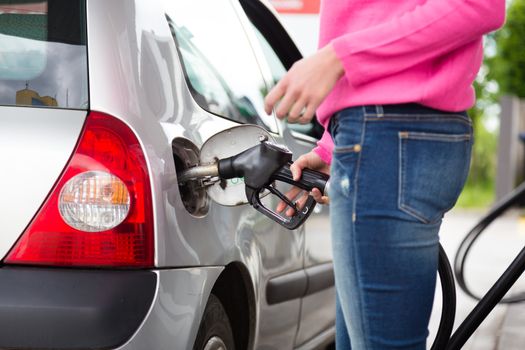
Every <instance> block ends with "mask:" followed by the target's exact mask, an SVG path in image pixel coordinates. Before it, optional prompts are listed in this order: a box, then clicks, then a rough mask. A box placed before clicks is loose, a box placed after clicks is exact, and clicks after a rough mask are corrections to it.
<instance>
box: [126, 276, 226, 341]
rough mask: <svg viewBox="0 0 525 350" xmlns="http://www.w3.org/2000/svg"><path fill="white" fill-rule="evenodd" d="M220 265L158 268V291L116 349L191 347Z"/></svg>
mask: <svg viewBox="0 0 525 350" xmlns="http://www.w3.org/2000/svg"><path fill="white" fill-rule="evenodd" d="M223 269H224V268H223V267H220V266H216V267H213V266H210V267H199V268H183V269H166V270H160V271H157V272H156V273H157V275H158V287H157V292H156V295H155V298H154V301H153V304H152V306H151V309H150V311H149V314H148V316H147V317H146V318H145V320H144V322H143V323H142V325H141V326H140V327H139V329H138V330H137V332H136V333H135V335H134V336H133V337H132V338H131V339H130V340H129V341H128V342H126V343H125V344H124V345H122V346H121V347H119V348H118V349H119V350H144V349H155V350H174V349H181V350H183V349H184V350H191V349H192V348H193V342H194V341H195V337H196V335H197V330H198V329H199V323H200V319H201V316H202V313H203V312H204V308H205V307H206V301H207V299H208V296H209V294H210V292H211V290H212V288H213V284H214V283H215V281H216V280H217V277H219V275H220V273H221V272H222V271H223Z"/></svg>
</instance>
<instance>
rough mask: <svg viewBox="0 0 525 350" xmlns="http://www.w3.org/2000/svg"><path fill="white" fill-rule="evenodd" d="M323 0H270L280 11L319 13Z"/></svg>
mask: <svg viewBox="0 0 525 350" xmlns="http://www.w3.org/2000/svg"><path fill="white" fill-rule="evenodd" d="M320 1H321V0H270V2H271V3H272V5H273V6H274V7H275V9H276V10H277V12H279V13H300V14H318V13H319V6H320Z"/></svg>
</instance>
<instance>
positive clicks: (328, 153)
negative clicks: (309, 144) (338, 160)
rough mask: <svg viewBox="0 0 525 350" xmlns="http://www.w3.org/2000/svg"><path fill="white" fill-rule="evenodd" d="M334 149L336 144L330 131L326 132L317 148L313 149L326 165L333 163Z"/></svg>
mask: <svg viewBox="0 0 525 350" xmlns="http://www.w3.org/2000/svg"><path fill="white" fill-rule="evenodd" d="M333 149H334V142H333V141H332V136H330V133H328V131H325V132H324V134H323V136H322V137H321V139H320V140H319V141H318V142H317V147H315V148H314V149H313V151H314V152H315V153H317V155H318V156H319V157H321V159H322V160H323V161H324V162H325V163H326V164H330V163H331V162H332V151H333Z"/></svg>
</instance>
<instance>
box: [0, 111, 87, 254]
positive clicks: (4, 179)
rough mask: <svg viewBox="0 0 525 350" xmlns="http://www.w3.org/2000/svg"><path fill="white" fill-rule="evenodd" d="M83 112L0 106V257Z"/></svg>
mask: <svg viewBox="0 0 525 350" xmlns="http://www.w3.org/2000/svg"><path fill="white" fill-rule="evenodd" d="M85 117H86V112H85V111H78V110H64V109H50V108H30V107H4V106H0V164H2V168H1V169H0V183H1V184H2V190H1V191H0V193H1V194H0V219H1V222H2V229H1V232H0V237H1V239H0V256H1V257H4V256H5V255H6V254H7V252H8V251H9V249H10V248H11V247H12V246H13V245H14V244H15V242H16V240H17V239H18V238H19V237H20V235H21V234H22V232H23V231H24V229H25V228H26V227H27V225H28V224H29V223H30V222H31V220H32V218H33V217H34V216H35V214H36V213H37V211H38V210H39V208H40V206H41V205H42V204H43V202H44V200H45V199H46V197H47V196H48V194H49V192H50V191H51V189H52V188H53V185H54V184H55V182H56V181H57V180H58V178H59V176H60V174H61V173H62V171H63V170H64V168H65V166H66V164H67V161H68V160H69V157H70V156H71V154H72V152H73V150H74V148H75V145H76V143H77V140H78V137H79V135H80V132H81V130H82V126H83V124H84V120H85Z"/></svg>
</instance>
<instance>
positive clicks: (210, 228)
mask: <svg viewBox="0 0 525 350" xmlns="http://www.w3.org/2000/svg"><path fill="white" fill-rule="evenodd" d="M188 1H194V0H188ZM209 1H210V4H211V2H213V3H215V2H217V1H221V3H220V4H221V6H223V7H224V9H226V7H227V8H228V9H230V10H231V11H234V12H235V14H236V17H237V20H238V21H239V23H238V25H239V31H241V32H243V33H245V34H246V37H247V38H248V40H249V44H250V45H249V46H250V49H249V50H250V51H251V52H252V54H253V55H254V57H255V59H256V61H257V67H258V68H259V69H260V73H261V75H262V77H263V79H264V81H265V82H266V85H265V86H264V87H261V88H264V89H268V88H269V87H271V84H272V83H273V82H272V80H273V79H272V76H271V72H270V68H269V67H268V66H267V64H266V62H265V58H264V56H263V54H262V51H261V48H260V47H258V45H257V43H256V38H255V35H254V33H253V32H251V28H250V25H249V19H248V18H247V17H246V15H245V14H244V12H243V8H242V6H240V5H239V3H238V1H237V0H209ZM243 1H244V0H243ZM246 1H248V0H246ZM253 3H254V4H255V7H254V9H255V10H256V11H257V9H258V8H259V9H260V10H261V11H266V12H268V13H270V15H271V16H273V14H272V12H271V11H270V10H269V9H268V7H267V6H268V4H267V3H266V2H264V3H259V2H257V1H253ZM258 6H262V7H258ZM86 7H87V8H86V18H87V41H88V45H87V50H88V64H89V67H88V68H89V69H88V71H89V108H90V110H92V111H99V112H103V113H107V114H109V115H112V116H114V117H116V118H118V119H120V120H122V121H123V122H124V123H125V124H126V125H127V126H129V128H130V129H131V130H132V131H133V132H134V134H135V135H136V136H137V138H138V140H139V142H140V144H141V146H142V149H143V151H144V153H145V158H146V161H147V165H148V170H149V175H150V180H151V187H152V199H153V200H152V202H153V209H154V227H155V266H154V267H153V270H154V273H155V274H156V275H157V276H158V279H157V280H158V284H157V290H156V293H155V297H154V301H153V304H152V306H151V308H150V310H149V311H148V313H147V315H146V317H145V319H144V321H143V322H142V324H141V325H140V326H139V328H138V329H137V331H136V332H135V333H134V335H133V336H132V337H131V338H130V339H129V341H127V342H126V343H125V344H123V345H122V346H121V347H120V348H119V349H124V350H128V349H129V350H131V349H150V348H151V349H191V348H192V346H193V342H194V339H195V336H196V334H197V331H198V329H199V325H200V321H201V317H202V313H203V311H204V308H205V306H206V302H207V300H208V297H209V294H210V293H211V291H212V289H213V287H214V284H215V283H216V281H217V279H219V278H220V277H221V273H222V272H223V271H224V269H225V266H228V265H230V264H236V265H238V266H242V270H243V271H245V272H246V275H247V276H248V277H249V278H248V279H249V281H248V283H249V284H251V285H250V286H249V288H248V289H250V293H251V294H253V295H250V297H251V298H252V299H253V303H254V305H253V312H254V314H253V315H251V317H253V318H254V319H255V320H254V322H253V323H254V325H253V327H254V328H253V329H252V330H251V331H252V332H253V334H254V336H253V348H255V349H264V350H270V349H276V350H277V349H279V350H280V349H292V348H294V347H297V346H301V348H304V349H312V348H315V347H317V346H320V345H322V344H324V343H325V342H326V341H327V340H328V341H329V340H330V339H331V337H333V310H332V308H333V305H334V300H335V299H334V298H333V295H334V292H333V286H332V285H330V283H331V282H330V280H329V278H328V279H327V278H326V276H328V275H327V274H325V275H324V276H323V275H322V273H321V274H319V271H321V272H326V271H328V272H329V270H330V268H329V266H328V265H329V264H326V263H329V262H330V261H331V252H329V250H327V249H325V248H326V246H327V244H328V245H329V240H328V241H327V240H324V239H323V235H324V234H325V232H324V231H323V223H324V225H327V221H326V220H327V219H326V218H327V214H326V213H327V212H326V211H325V209H323V210H322V211H321V213H314V214H313V215H312V216H311V218H310V220H311V221H312V220H313V222H317V224H316V225H314V226H313V227H314V229H315V230H314V231H312V229H311V228H310V225H309V222H307V223H306V225H303V226H302V227H300V228H299V229H297V230H293V231H289V230H286V229H285V228H283V227H281V226H279V225H278V224H277V223H275V222H273V221H271V220H270V219H268V218H266V217H265V216H263V215H262V214H260V213H258V212H257V211H255V210H254V209H253V208H251V207H250V206H249V205H242V206H238V207H225V206H221V205H219V204H217V203H214V202H210V203H209V208H208V210H207V212H206V213H203V214H202V215H193V214H190V213H189V212H188V211H187V210H186V208H185V206H184V203H183V202H182V200H181V191H180V189H179V186H178V183H177V180H176V179H177V171H180V170H182V169H177V168H176V167H175V161H174V154H173V149H172V145H173V141H174V140H176V139H184V140H185V142H187V144H191V145H193V146H194V148H195V149H199V148H200V147H201V146H202V145H203V144H204V142H205V141H206V140H207V139H209V138H210V137H211V136H213V135H215V134H216V133H218V132H220V131H223V130H225V129H228V128H231V127H232V126H235V125H239V124H238V123H235V122H233V121H231V120H229V119H226V118H222V117H220V116H218V115H215V114H213V113H210V112H208V111H206V110H204V109H203V108H201V107H200V106H199V104H198V103H197V102H196V100H195V99H194V97H193V96H192V94H191V92H190V91H191V90H190V87H189V86H188V84H187V82H186V78H185V75H184V70H183V68H182V64H181V61H180V57H179V53H178V51H177V47H176V44H175V41H174V38H173V36H172V33H171V31H170V27H169V25H168V23H167V20H166V14H169V13H170V11H174V10H175V8H177V6H175V4H174V2H173V1H171V0H162V1H158V2H153V3H152V2H151V1H147V0H112V1H105V0H87V1H86ZM179 11H180V9H179ZM217 18H218V19H220V16H219V13H217ZM211 25H220V23H219V22H217V23H211ZM278 34H279V35H282V36H283V37H288V36H287V34H286V32H285V31H284V29H282V28H280V29H279V28H278ZM227 39H228V38H224V40H227ZM288 40H290V39H289V37H288ZM290 42H291V41H290ZM285 45H288V42H285ZM290 45H293V43H291V44H290ZM233 48H234V49H235V47H233ZM290 48H291V50H289V51H286V53H284V54H282V55H284V56H286V57H282V58H283V59H285V60H286V61H287V62H288V63H290V62H291V61H292V60H294V59H295V58H296V57H294V55H296V53H298V50H297V49H296V48H295V46H293V47H292V46H290ZM231 54H232V55H234V54H235V52H234V50H232V52H231ZM0 109H1V110H2V118H0V146H1V149H2V152H1V154H0V157H1V158H0V160H1V161H2V164H14V165H13V166H14V168H15V170H16V171H13V172H12V173H7V172H4V173H3V175H2V179H4V178H5V179H6V181H5V182H4V184H9V186H6V187H7V190H6V191H7V192H6V193H7V194H8V195H7V196H3V197H0V209H1V210H2V213H3V215H4V214H5V213H7V214H9V215H10V217H11V216H12V217H14V218H16V220H13V221H12V222H8V223H7V225H5V226H4V228H3V230H2V239H1V240H0V252H1V253H3V254H4V255H5V253H7V251H8V250H9V248H10V247H11V246H12V245H13V244H14V243H15V241H16V239H17V238H18V237H19V236H20V234H21V233H22V231H23V229H24V228H25V227H26V226H27V225H28V224H29V223H30V221H31V219H32V217H33V216H34V215H35V214H36V212H37V211H38V208H39V207H40V206H41V205H42V203H43V202H44V200H45V198H46V196H47V195H48V193H49V191H50V190H51V189H52V186H53V185H54V184H55V183H56V181H57V180H58V178H59V176H60V174H61V172H62V171H63V169H64V167H65V166H66V164H67V161H68V159H69V158H70V156H71V154H72V152H73V150H74V148H75V145H76V143H77V141H78V138H79V135H80V134H81V130H82V125H83V123H84V121H85V119H86V115H87V113H88V112H87V111H79V110H57V109H41V108H28V107H23V108H21V107H0ZM88 118H89V117H88ZM270 118H271V116H270ZM276 125H277V129H276V130H274V132H273V133H272V136H273V137H274V138H275V139H276V142H278V143H284V144H286V145H288V147H290V148H291V150H292V151H293V152H294V154H295V156H296V157H297V156H298V155H299V154H301V153H305V152H306V151H308V150H310V149H311V148H312V147H313V146H314V145H315V140H309V139H304V138H301V137H300V135H295V136H294V134H293V133H292V132H291V131H290V130H289V129H288V127H287V126H286V124H285V123H284V122H282V121H276ZM20 135H23V136H24V137H20ZM43 145H45V147H42V146H43ZM9 150H14V151H15V152H9ZM240 151H241V150H240ZM35 155H38V157H35ZM35 176H38V181H34V179H35ZM263 202H264V204H265V205H266V206H267V207H270V208H271V207H275V206H276V205H277V202H278V201H277V199H276V198H275V197H273V196H267V197H265V198H264V199H263ZM311 232H315V234H314V235H312V234H311ZM321 242H322V243H323V245H322V246H323V249H321V250H319V249H317V248H316V245H317V244H320V243H321ZM327 242H328V243H327ZM323 264H324V265H323ZM321 265H323V268H322V269H321V270H319V269H317V267H319V266H321ZM327 266H328V268H326V267H327ZM305 268H306V269H305ZM309 268H310V269H309ZM312 271H313V273H317V275H316V276H313V275H312V276H310V275H309V273H311V272H312ZM316 271H317V272H316ZM295 276H299V279H298V280H297V281H298V283H304V282H305V281H307V282H312V283H313V282H314V280H315V281H318V282H319V281H321V282H320V284H318V286H321V285H322V287H320V289H315V288H314V289H312V288H311V286H312V285H313V284H311V285H306V287H304V288H303V289H302V290H301V289H299V290H300V292H299V293H297V295H295V296H294V297H293V298H283V299H282V300H280V301H279V302H276V303H269V302H268V300H267V299H266V295H267V286H268V285H269V284H270V281H271V280H272V279H273V280H274V281H275V280H276V279H278V280H283V279H284V280H287V281H291V282H292V283H295V280H294V278H295ZM309 278H312V279H311V280H309ZM327 281H328V282H327ZM249 311H250V310H246V312H249ZM316 319H317V320H318V321H317V322H316ZM330 323H332V325H331V326H332V327H331V326H330Z"/></svg>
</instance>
